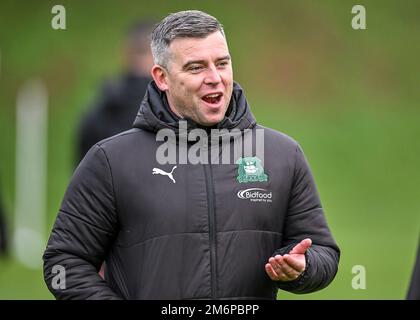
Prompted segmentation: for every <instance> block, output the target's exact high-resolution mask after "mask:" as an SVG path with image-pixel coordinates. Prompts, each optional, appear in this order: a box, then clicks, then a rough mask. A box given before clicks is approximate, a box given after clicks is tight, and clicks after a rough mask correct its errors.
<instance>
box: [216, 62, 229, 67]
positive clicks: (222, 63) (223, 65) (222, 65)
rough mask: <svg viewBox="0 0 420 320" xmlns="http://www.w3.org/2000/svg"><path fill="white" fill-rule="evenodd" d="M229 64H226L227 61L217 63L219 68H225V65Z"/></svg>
mask: <svg viewBox="0 0 420 320" xmlns="http://www.w3.org/2000/svg"><path fill="white" fill-rule="evenodd" d="M228 64H229V62H227V61H222V62H219V64H218V65H219V67H226V66H227V65H228Z"/></svg>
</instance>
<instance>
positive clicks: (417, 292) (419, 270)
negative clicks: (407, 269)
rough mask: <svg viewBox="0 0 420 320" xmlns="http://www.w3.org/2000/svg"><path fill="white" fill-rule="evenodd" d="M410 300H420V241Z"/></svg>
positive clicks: (409, 294) (410, 288) (410, 289)
mask: <svg viewBox="0 0 420 320" xmlns="http://www.w3.org/2000/svg"><path fill="white" fill-rule="evenodd" d="M407 299H408V300H420V241H419V244H418V249H417V259H416V263H415V265H414V269H413V275H412V277H411V283H410V287H409V289H408V294H407Z"/></svg>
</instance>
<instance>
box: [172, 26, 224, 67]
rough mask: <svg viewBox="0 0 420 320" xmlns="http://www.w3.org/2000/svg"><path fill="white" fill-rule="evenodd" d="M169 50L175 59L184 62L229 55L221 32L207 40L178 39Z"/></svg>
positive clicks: (209, 36)
mask: <svg viewBox="0 0 420 320" xmlns="http://www.w3.org/2000/svg"><path fill="white" fill-rule="evenodd" d="M169 48H170V50H171V53H172V55H173V56H174V58H176V59H179V60H182V61H186V60H201V59H203V58H206V57H209V56H218V55H219V56H221V57H222V56H226V55H229V49H228V47H227V43H226V40H225V38H224V37H223V35H222V34H221V33H220V32H219V31H217V32H214V33H212V34H210V35H208V36H207V37H205V38H176V39H175V40H173V41H172V43H171V44H170V47H169Z"/></svg>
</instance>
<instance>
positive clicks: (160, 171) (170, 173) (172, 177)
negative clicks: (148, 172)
mask: <svg viewBox="0 0 420 320" xmlns="http://www.w3.org/2000/svg"><path fill="white" fill-rule="evenodd" d="M175 169H176V166H174V167H173V168H172V171H171V172H165V171H163V170H162V169H159V168H153V174H161V175H163V176H168V177H169V179H171V180H172V181H173V183H176V182H175V179H174V176H173V175H172V173H173V172H174V170H175Z"/></svg>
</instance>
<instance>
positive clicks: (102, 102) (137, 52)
mask: <svg viewBox="0 0 420 320" xmlns="http://www.w3.org/2000/svg"><path fill="white" fill-rule="evenodd" d="M153 27H154V22H152V21H143V22H137V23H135V24H133V25H132V26H131V27H130V28H129V30H128V32H127V35H126V39H125V42H124V48H123V49H124V58H125V64H126V66H125V68H126V70H125V72H124V74H122V75H121V76H120V77H119V78H117V79H114V80H113V81H110V82H107V83H105V84H104V86H103V88H102V90H101V92H100V94H99V96H98V98H97V101H96V102H95V103H94V104H93V108H91V109H90V110H89V111H88V113H87V114H86V115H85V116H84V117H83V119H82V121H81V124H80V125H79V131H78V138H77V153H76V157H77V159H76V161H77V163H79V162H80V160H81V159H83V157H84V156H85V154H86V153H87V152H88V150H89V149H90V148H91V147H92V146H93V145H94V144H95V143H97V142H99V141H101V140H102V139H105V138H108V137H111V136H113V135H115V134H117V133H120V132H122V131H125V130H128V129H130V128H131V127H132V125H133V121H134V119H135V117H136V114H137V111H138V110H139V106H140V102H141V100H142V99H143V96H144V93H145V92H146V88H147V85H148V84H149V82H150V81H151V76H150V70H151V69H152V66H153V57H152V54H151V51H150V39H149V36H150V34H151V33H152V30H153Z"/></svg>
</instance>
